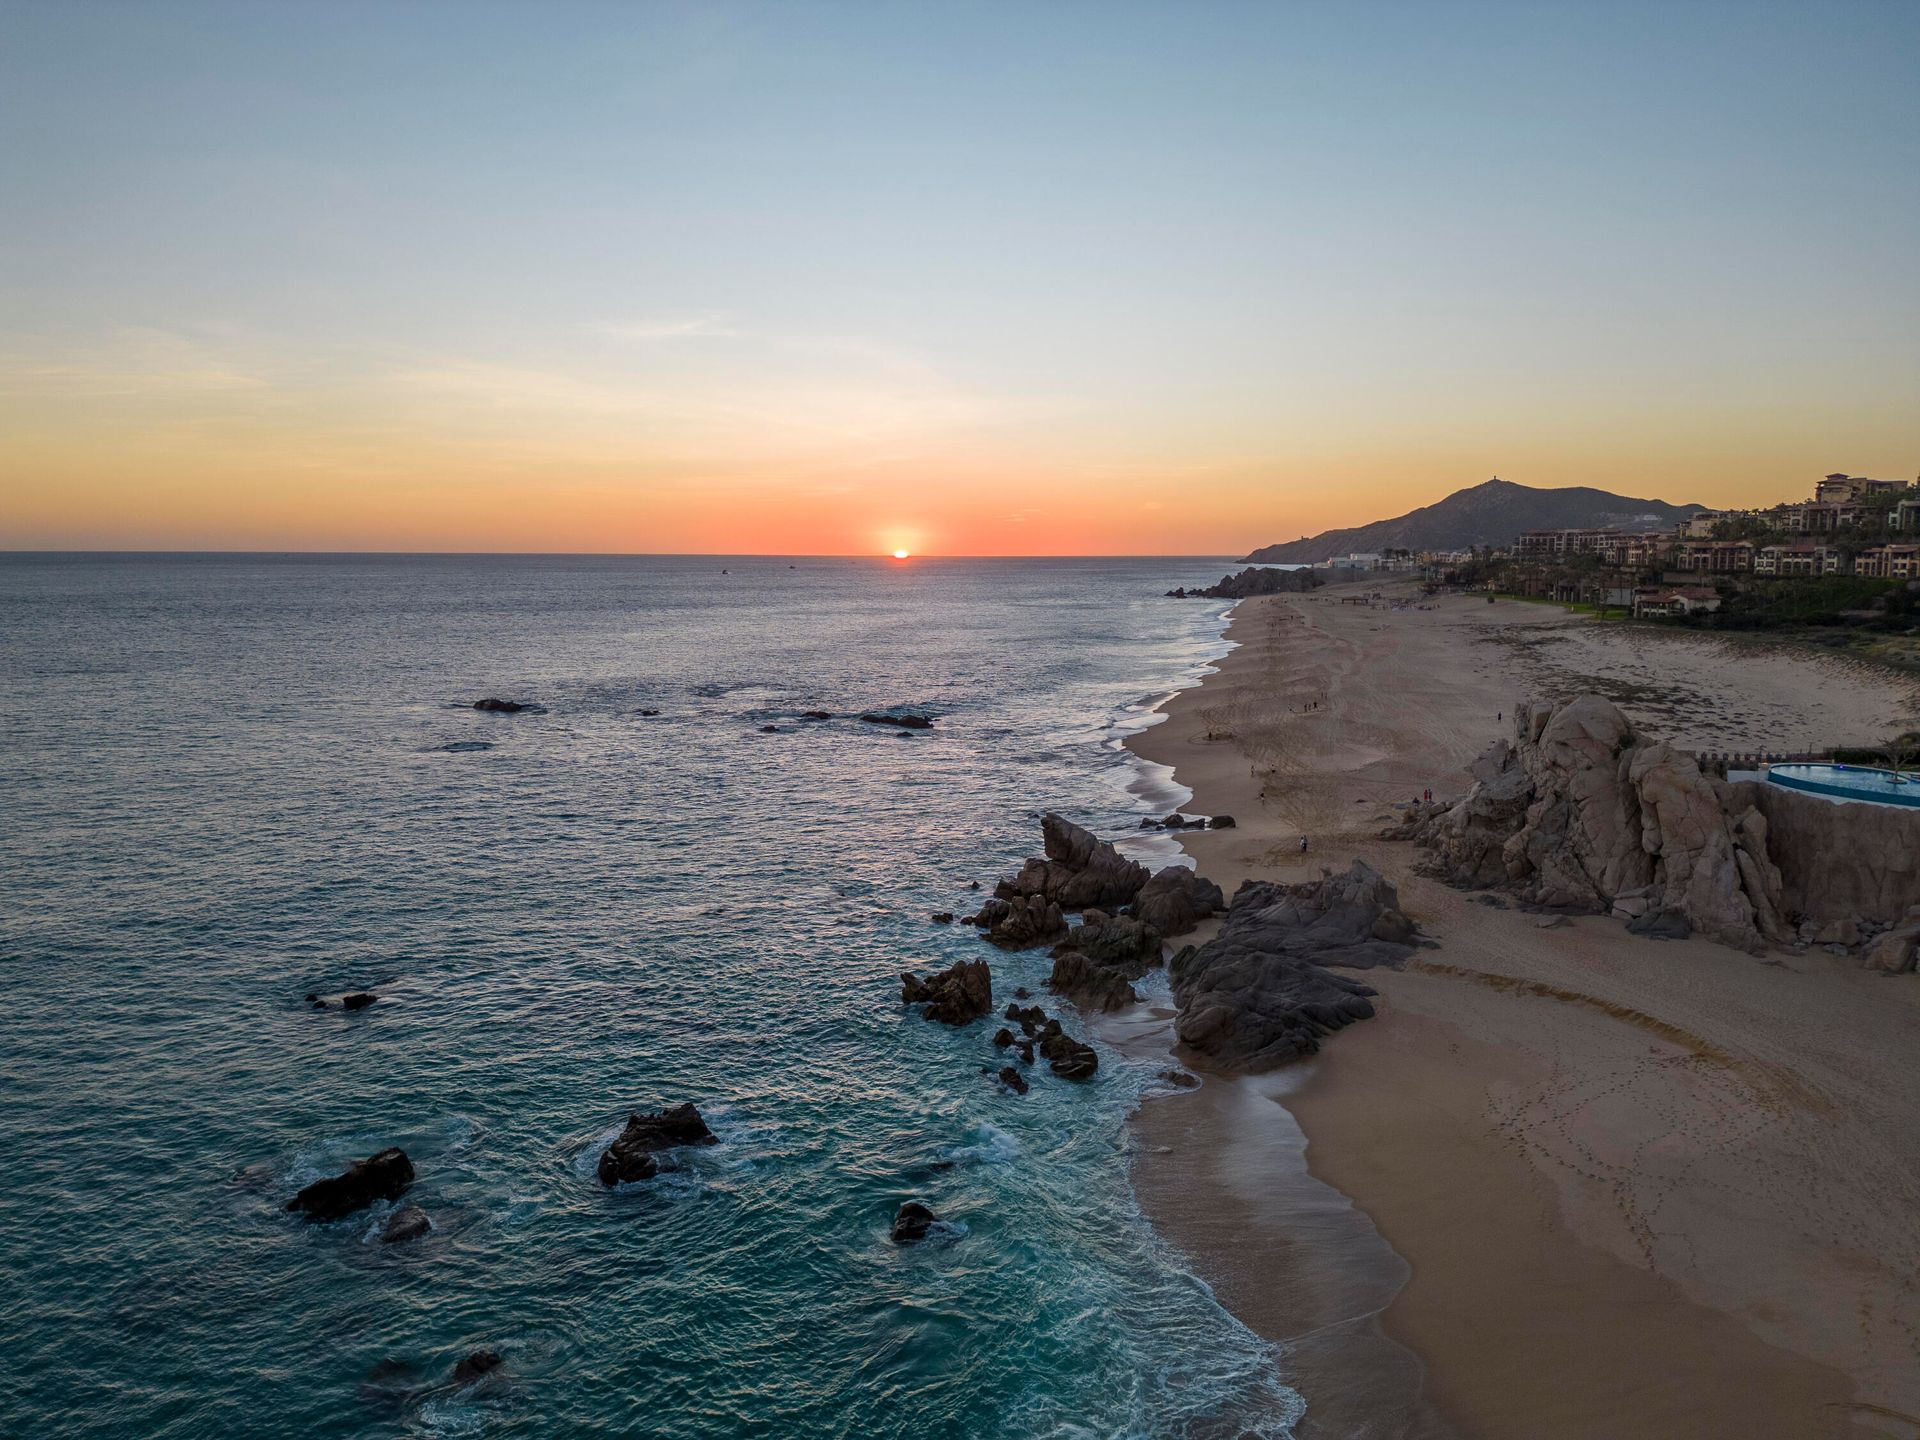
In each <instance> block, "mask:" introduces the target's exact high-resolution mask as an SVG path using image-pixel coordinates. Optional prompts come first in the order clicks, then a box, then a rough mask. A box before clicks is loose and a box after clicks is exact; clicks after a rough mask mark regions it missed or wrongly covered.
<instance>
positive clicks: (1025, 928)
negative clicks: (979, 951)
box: [967, 895, 1067, 950]
mask: <svg viewBox="0 0 1920 1440" xmlns="http://www.w3.org/2000/svg"><path fill="white" fill-rule="evenodd" d="M967 923H968V924H969V925H978V926H979V927H980V928H981V929H982V930H984V931H986V933H987V938H988V939H989V940H991V941H993V943H994V944H996V945H998V946H1000V947H1001V948H1002V949H1006V950H1027V949H1031V948H1032V947H1033V946H1035V945H1047V944H1051V943H1052V942H1053V941H1055V940H1058V939H1059V938H1060V937H1061V936H1062V935H1065V934H1066V933H1067V917H1066V916H1065V915H1063V914H1062V913H1061V911H1060V907H1059V906H1058V905H1056V904H1055V903H1054V902H1053V901H1051V900H1049V899H1047V898H1046V897H1045V896H1044V895H1016V896H1014V897H1013V898H1012V899H1010V900H1003V899H1001V898H1000V897H999V896H995V897H994V898H993V899H991V900H989V901H987V902H986V903H985V904H984V905H982V906H981V907H980V911H979V913H978V914H976V915H972V916H970V917H968V920H967Z"/></svg>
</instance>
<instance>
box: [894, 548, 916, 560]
mask: <svg viewBox="0 0 1920 1440" xmlns="http://www.w3.org/2000/svg"><path fill="white" fill-rule="evenodd" d="M911 554H913V552H912V551H911V550H896V551H894V552H893V558H894V559H896V560H904V559H906V558H907V557H908V556H909V555H911Z"/></svg>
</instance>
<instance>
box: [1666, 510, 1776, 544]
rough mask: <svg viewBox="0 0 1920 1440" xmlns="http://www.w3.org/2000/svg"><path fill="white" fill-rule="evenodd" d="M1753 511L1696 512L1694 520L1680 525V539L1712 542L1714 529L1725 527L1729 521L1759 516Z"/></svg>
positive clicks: (1685, 521) (1682, 522)
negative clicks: (1715, 527) (1754, 515)
mask: <svg viewBox="0 0 1920 1440" xmlns="http://www.w3.org/2000/svg"><path fill="white" fill-rule="evenodd" d="M1757 513H1758V512H1756V511H1753V510H1696V511H1694V513H1693V518H1691V519H1689V520H1683V521H1681V523H1680V538H1681V539H1683V540H1711V539H1712V538H1713V527H1714V526H1716V525H1724V524H1726V523H1727V522H1728V521H1729V520H1744V519H1745V518H1746V517H1747V516H1749V515H1753V514H1757Z"/></svg>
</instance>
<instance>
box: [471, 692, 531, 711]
mask: <svg viewBox="0 0 1920 1440" xmlns="http://www.w3.org/2000/svg"><path fill="white" fill-rule="evenodd" d="M473 708H474V709H476V710H487V711H491V712H492V713H493V714H496V715H518V714H519V713H520V712H521V711H522V710H524V709H526V708H527V707H526V706H525V705H524V704H522V703H521V702H520V701H518V700H498V699H495V698H494V697H493V696H491V695H489V696H488V697H487V698H486V699H484V700H476V701H474V702H473Z"/></svg>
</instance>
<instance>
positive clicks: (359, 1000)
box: [340, 990, 380, 1010]
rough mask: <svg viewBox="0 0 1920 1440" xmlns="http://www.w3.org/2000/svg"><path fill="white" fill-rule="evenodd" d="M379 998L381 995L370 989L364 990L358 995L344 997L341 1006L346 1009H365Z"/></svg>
mask: <svg viewBox="0 0 1920 1440" xmlns="http://www.w3.org/2000/svg"><path fill="white" fill-rule="evenodd" d="M379 998H380V997H379V996H378V995H375V994H373V993H371V992H370V991H364V990H363V991H361V992H360V993H359V994H357V995H347V996H344V997H342V999H341V1001H340V1006H341V1008H342V1009H344V1010H364V1009H366V1008H367V1007H368V1006H369V1005H371V1004H373V1002H374V1001H376V1000H378V999H379Z"/></svg>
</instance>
